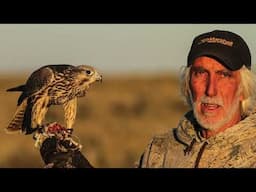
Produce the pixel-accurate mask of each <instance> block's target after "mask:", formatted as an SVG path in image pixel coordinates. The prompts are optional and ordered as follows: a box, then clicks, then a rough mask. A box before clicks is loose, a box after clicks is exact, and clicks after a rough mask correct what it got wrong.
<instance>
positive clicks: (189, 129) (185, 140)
mask: <svg viewBox="0 0 256 192" xmlns="http://www.w3.org/2000/svg"><path fill="white" fill-rule="evenodd" d="M246 133H248V134H251V135H255V137H256V113H252V114H250V115H249V116H248V117H246V118H244V119H243V120H241V121H240V122H239V123H237V124H236V125H234V126H232V127H230V128H228V129H226V130H225V131H223V132H221V133H218V134H217V135H215V136H212V137H210V138H208V139H206V138H204V137H203V136H202V127H201V126H200V125H199V124H198V122H197V121H196V119H195V117H194V114H193V111H189V112H187V113H186V114H185V115H184V117H183V118H182V119H181V120H180V122H179V124H178V127H177V128H176V130H175V138H176V140H177V141H178V142H180V143H182V144H183V145H186V146H188V145H190V143H191V142H192V140H195V141H196V142H204V141H207V142H208V143H211V144H213V143H215V142H216V141H218V142H219V140H224V139H229V138H237V137H240V136H241V135H245V134H246Z"/></svg>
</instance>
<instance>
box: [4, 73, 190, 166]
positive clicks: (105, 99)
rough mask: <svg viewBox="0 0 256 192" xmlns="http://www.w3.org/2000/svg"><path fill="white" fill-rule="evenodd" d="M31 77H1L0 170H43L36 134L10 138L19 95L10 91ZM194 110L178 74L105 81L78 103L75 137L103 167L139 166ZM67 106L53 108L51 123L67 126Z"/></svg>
mask: <svg viewBox="0 0 256 192" xmlns="http://www.w3.org/2000/svg"><path fill="white" fill-rule="evenodd" d="M26 78H27V77H26V76H25V75H15V76H14V75H6V74H4V75H1V77H0V102H1V108H0V125H1V129H0V168H42V167H43V166H44V163H43V161H42V159H41V157H40V154H39V151H38V149H36V148H35V147H34V140H33V138H32V135H22V134H19V133H18V134H7V133H6V132H5V130H4V129H5V127H6V126H7V124H8V122H9V121H10V120H11V118H12V116H13V115H14V112H15V110H16V103H17V99H18V96H19V93H14V92H6V91H5V90H6V89H8V88H10V87H15V86H16V85H20V84H23V83H24V82H25V81H26ZM187 110H188V108H187V106H186V105H185V104H184V102H183V100H182V99H181V97H180V92H179V81H178V78H177V76H175V75H174V74H169V73H168V74H162V75H148V76H147V75H137V76H135V75H134V76H131V75H124V76H119V77H118V76H107V77H105V76H103V82H102V83H95V84H93V85H92V86H91V88H90V90H89V92H88V94H87V95H86V97H83V98H79V99H78V111H77V119H76V122H75V125H74V133H73V135H74V136H76V138H77V139H79V142H80V143H81V144H82V146H83V148H82V153H83V154H84V155H85V156H86V158H87V159H88V160H89V161H90V163H91V164H92V165H93V166H94V167H97V168H129V167H134V163H135V162H136V161H137V160H138V158H139V157H140V155H141V154H142V152H143V151H144V149H145V147H146V146H147V144H148V143H149V141H150V139H151V138H152V137H153V136H154V135H157V134H161V133H164V132H166V131H168V130H169V129H170V128H173V127H176V126H177V124H178V122H179V119H180V118H181V117H182V115H183V114H184V113H185V112H186V111H187ZM63 120H64V116H63V111H62V107H61V106H52V107H51V108H50V110H49V112H48V113H47V116H46V122H54V121H57V122H59V123H61V124H63V125H64V123H63V122H64V121H63Z"/></svg>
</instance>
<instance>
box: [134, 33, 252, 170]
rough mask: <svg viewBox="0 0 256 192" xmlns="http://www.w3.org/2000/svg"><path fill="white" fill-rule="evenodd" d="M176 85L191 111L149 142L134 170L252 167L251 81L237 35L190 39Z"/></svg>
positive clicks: (246, 57)
mask: <svg viewBox="0 0 256 192" xmlns="http://www.w3.org/2000/svg"><path fill="white" fill-rule="evenodd" d="M181 85H182V86H181V92H182V95H183V96H184V98H185V100H186V102H187V103H188V105H189V106H190V107H191V110H190V111H189V112H187V113H186V114H185V115H184V117H183V118H182V119H181V120H180V123H179V125H178V127H177V128H174V129H171V130H170V131H169V132H168V133H165V134H163V135H159V136H155V137H154V138H153V139H152V140H151V142H150V143H149V145H148V146H147V148H146V149H145V151H144V153H143V155H142V156H141V158H140V161H139V162H138V164H137V167H141V168H154V167H155V168H161V167H162V168H228V167H229V168H241V167H243V168H245V167H246V168H248V167H256V113H254V109H255V95H256V93H255V91H256V82H255V77H254V74H253V73H252V71H251V54H250V50H249V48H248V45H247V44H246V42H245V41H244V40H243V39H242V37H241V36H239V35H237V34H235V33H233V32H229V31H221V30H215V31H211V32H207V33H204V34H200V35H198V36H197V37H195V39H194V40H193V43H192V46H191V49H190V52H189V54H188V60H187V66H186V67H184V68H183V71H182V74H181Z"/></svg>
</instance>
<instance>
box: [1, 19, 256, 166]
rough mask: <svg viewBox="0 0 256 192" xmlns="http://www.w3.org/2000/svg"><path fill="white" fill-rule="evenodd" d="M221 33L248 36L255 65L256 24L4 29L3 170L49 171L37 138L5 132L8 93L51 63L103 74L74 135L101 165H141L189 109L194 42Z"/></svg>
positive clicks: (55, 113)
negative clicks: (185, 76)
mask: <svg viewBox="0 0 256 192" xmlns="http://www.w3.org/2000/svg"><path fill="white" fill-rule="evenodd" d="M215 29H222V30H230V31H233V32H235V33H238V34H240V35H241V36H242V37H243V38H244V39H245V40H246V41H247V43H248V45H249V47H250V49H251V53H252V63H253V64H254V63H255V56H254V53H255V51H256V42H255V41H256V38H255V34H256V25H255V24H0V42H1V44H0V55H1V57H0V98H1V99H0V102H1V108H0V125H1V129H0V154H1V155H0V167H4V168H34V167H38V168H40V167H43V165H44V164H43V162H42V160H41V157H40V154H39V151H38V149H36V148H35V147H34V140H33V139H32V136H31V135H28V136H25V135H22V134H6V133H5V130H4V128H5V127H6V126H7V124H8V123H9V121H10V120H11V118H12V117H13V115H14V112H15V110H16V103H17V98H18V97H19V93H7V92H6V91H5V90H6V89H8V88H10V87H14V86H16V85H20V84H23V83H25V81H26V79H27V78H28V76H29V75H30V74H31V73H32V72H33V71H34V70H36V69H37V68H39V67H41V66H43V65H47V64H72V65H79V64H87V65H92V66H94V67H95V68H96V69H97V70H98V71H99V73H101V74H102V75H103V83H101V84H100V83H95V84H93V85H92V87H91V88H90V90H89V92H88V94H87V95H86V97H84V98H80V99H79V100H78V113H77V120H76V123H75V125H74V129H75V131H74V135H75V136H76V138H77V139H79V141H80V143H81V144H82V145H83V149H82V152H83V154H84V155H85V156H86V157H87V159H88V160H89V161H90V162H91V164H92V165H94V166H95V167H98V168H121V167H125V168H129V167H134V163H135V162H136V161H137V160H138V159H139V157H140V155H141V154H142V153H143V151H144V149H145V147H146V146H147V145H148V143H149V142H150V140H151V138H152V137H153V136H154V135H157V134H161V133H164V132H166V131H168V130H170V129H171V128H174V127H176V126H177V124H178V122H179V119H180V118H181V117H182V115H183V114H184V113H185V112H186V111H187V110H188V108H187V106H186V105H185V104H184V102H183V100H182V98H181V96H180V90H179V72H180V68H181V67H182V66H184V65H186V59H187V54H188V51H189V49H190V46H191V43H192V40H193V38H194V37H195V36H196V35H199V34H200V33H204V32H208V31H211V30H215ZM254 68H255V66H254V67H253V70H254ZM53 121H58V122H59V123H61V124H63V122H64V121H63V110H62V107H61V106H52V107H51V108H50V110H49V112H48V114H47V116H46V122H53Z"/></svg>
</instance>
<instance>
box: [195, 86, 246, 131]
mask: <svg viewBox="0 0 256 192" xmlns="http://www.w3.org/2000/svg"><path fill="white" fill-rule="evenodd" d="M240 93H241V91H240V89H239V90H238V91H237V93H236V96H235V99H234V100H233V103H232V104H231V107H230V108H229V110H226V111H225V114H223V117H222V118H221V119H220V120H219V121H217V122H216V121H214V122H213V121H211V120H210V119H207V114H205V115H202V114H200V113H199V112H198V111H197V110H196V106H198V104H199V105H200V104H201V101H202V100H203V98H204V99H209V100H211V99H212V98H209V97H207V96H206V95H203V96H202V97H201V98H200V99H199V100H198V101H196V102H192V107H193V113H194V116H195V118H196V119H197V122H198V123H199V124H200V125H201V126H202V127H203V128H205V129H208V130H211V131H217V130H218V129H219V128H221V127H222V126H224V125H225V124H226V123H228V122H229V121H231V119H232V118H233V116H234V115H235V113H236V112H237V110H240V98H239V97H240ZM190 98H191V101H192V96H191V94H190ZM212 100H215V99H212ZM217 100H219V101H220V99H219V98H218V99H217ZM220 103H223V102H222V100H221V101H220ZM222 106H223V105H222ZM211 116H213V115H212V114H211V115H209V118H211Z"/></svg>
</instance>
